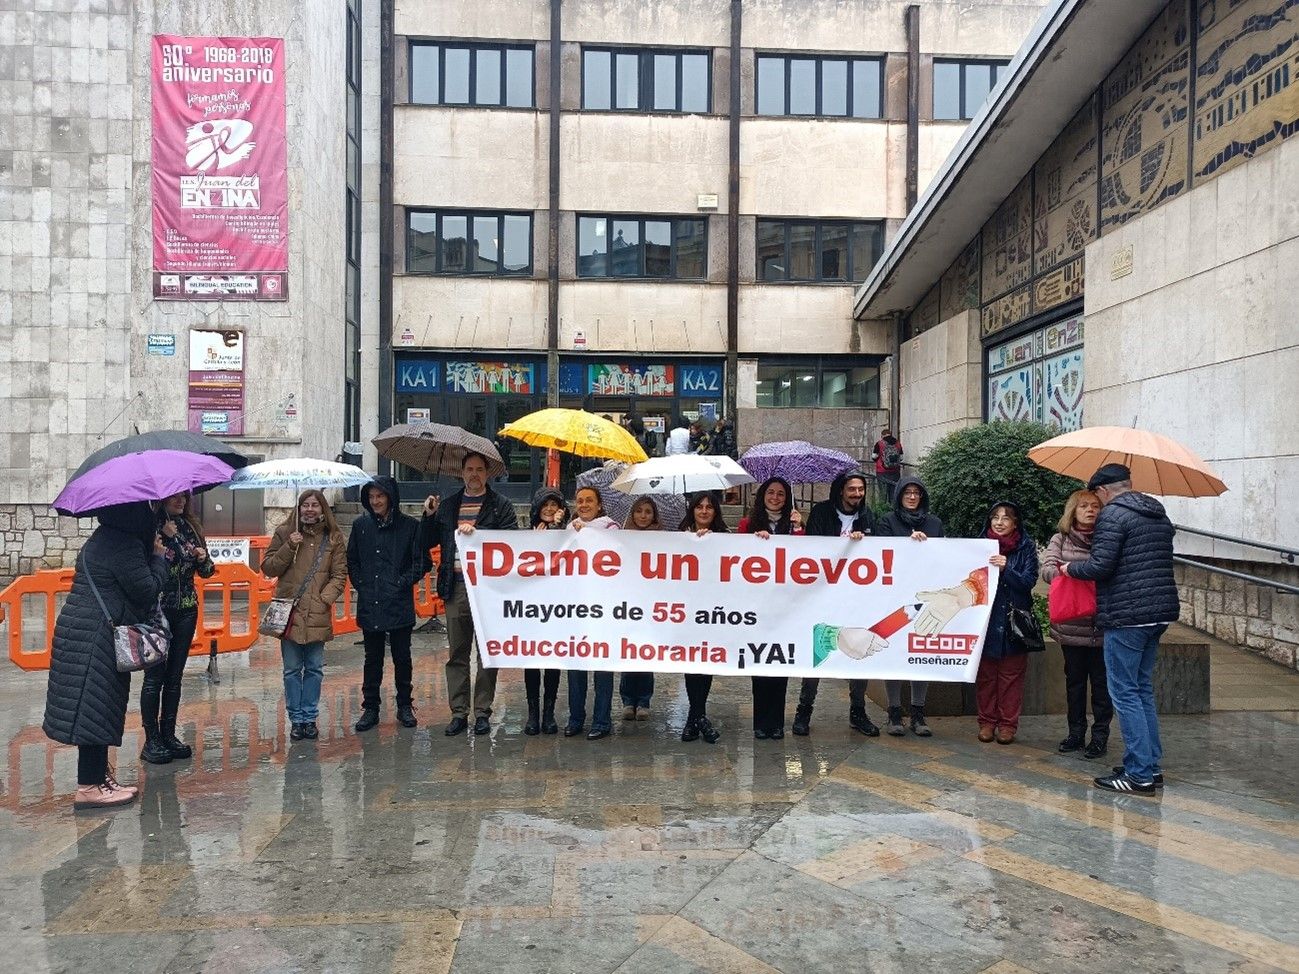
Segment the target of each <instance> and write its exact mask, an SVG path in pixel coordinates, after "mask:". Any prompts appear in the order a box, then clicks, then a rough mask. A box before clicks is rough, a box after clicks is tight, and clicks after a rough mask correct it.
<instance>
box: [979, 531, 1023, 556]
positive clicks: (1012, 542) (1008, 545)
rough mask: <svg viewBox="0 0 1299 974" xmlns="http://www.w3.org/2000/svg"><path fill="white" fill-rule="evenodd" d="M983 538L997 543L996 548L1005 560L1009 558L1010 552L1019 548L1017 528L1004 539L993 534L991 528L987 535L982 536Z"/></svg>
mask: <svg viewBox="0 0 1299 974" xmlns="http://www.w3.org/2000/svg"><path fill="white" fill-rule="evenodd" d="M984 537H986V538H990V539H992V540H993V541H995V542H997V546H998V547H999V548H1000V549H1001V553H1002V555H1004V556H1005V557H1007V558H1009V557H1010V553H1011V552H1012V551H1014V550H1015V549H1016V548H1018V547H1019V540H1020V536H1019V528H1016V529H1015V530H1014V531H1012V532H1010V534H1008V535H1006V536H1005V537H1002V536H1001V535H999V534H995V533H993V530H992V528H988V533H987V534H986V535H984Z"/></svg>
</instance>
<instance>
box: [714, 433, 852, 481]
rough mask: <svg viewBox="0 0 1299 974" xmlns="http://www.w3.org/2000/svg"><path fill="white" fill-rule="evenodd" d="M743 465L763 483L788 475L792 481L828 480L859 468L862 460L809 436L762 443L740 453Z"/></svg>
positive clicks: (788, 478) (786, 477) (787, 478)
mask: <svg viewBox="0 0 1299 974" xmlns="http://www.w3.org/2000/svg"><path fill="white" fill-rule="evenodd" d="M740 466H741V467H743V468H744V469H745V470H747V471H748V472H749V473H750V474H751V475H752V476H753V477H755V478H756V479H757V480H758V482H759V483H761V482H763V481H765V480H768V479H769V478H771V477H784V478H785V479H786V480H788V481H789V482H790V483H791V484H828V483H830V482H831V481H832V480H834V478H835V477H837V476H839V474H841V473H846V472H847V471H849V470H858V469H860V468H861V463H860V461H858V460H854V459H853V458H852V457H850V456H848V454H846V453H840V452H839V451H838V450H830V449H827V448H826V447H823V446H813V445H812V444H811V443H808V442H807V441H806V440H786V441H784V442H782V443H759V444H758V445H757V446H754V447H750V448H749V449H748V450H746V451H745V452H744V456H742V457H740Z"/></svg>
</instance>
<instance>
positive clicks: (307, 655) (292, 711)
mask: <svg viewBox="0 0 1299 974" xmlns="http://www.w3.org/2000/svg"><path fill="white" fill-rule="evenodd" d="M280 654H281V655H282V656H283V657H284V705H285V709H286V710H288V712H289V722H290V723H293V724H310V723H314V722H315V720H316V717H317V716H318V715H319V714H320V684H321V682H322V681H323V680H324V678H325V644H324V643H305V644H303V643H295V642H294V641H293V640H292V639H281V640H280Z"/></svg>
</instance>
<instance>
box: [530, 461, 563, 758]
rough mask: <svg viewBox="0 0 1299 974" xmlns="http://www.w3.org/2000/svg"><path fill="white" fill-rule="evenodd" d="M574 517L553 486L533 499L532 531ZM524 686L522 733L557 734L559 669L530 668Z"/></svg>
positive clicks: (553, 528)
mask: <svg viewBox="0 0 1299 974" xmlns="http://www.w3.org/2000/svg"><path fill="white" fill-rule="evenodd" d="M570 517H571V515H570V513H569V510H568V505H567V504H565V503H564V495H563V494H561V493H560V492H559V491H558V490H556V489H555V488H553V487H543V488H542V489H541V490H539V491H537V493H536V495H535V496H534V497H533V498H532V518H531V523H532V530H534V531H560V530H563V529H564V528H566V527H568V521H569V518H570ZM543 675H544V679H545V696H544V697H543V696H542V679H543ZM523 688H524V692H525V693H526V694H527V696H528V720H527V722H526V723H525V724H524V725H523V733H525V734H527V735H528V736H529V737H536V736H537V735H538V734H541V733H546V734H558V733H559V724H557V723H556V722H555V698H556V697H557V696H559V670H557V669H548V670H545V671H542V670H540V669H538V668H536V667H528V668H527V669H525V670H524V671H523Z"/></svg>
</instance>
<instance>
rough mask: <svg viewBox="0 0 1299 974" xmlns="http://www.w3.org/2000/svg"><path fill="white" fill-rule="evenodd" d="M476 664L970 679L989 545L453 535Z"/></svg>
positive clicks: (988, 580)
mask: <svg viewBox="0 0 1299 974" xmlns="http://www.w3.org/2000/svg"><path fill="white" fill-rule="evenodd" d="M457 542H458V548H459V550H460V558H461V561H462V564H463V566H464V573H465V579H466V581H467V582H468V585H467V589H468V595H469V604H470V607H471V608H472V610H473V617H474V627H475V629H476V631H477V635H478V647H479V656H480V659H481V660H482V665H484V666H487V667H493V668H496V667H511V666H528V667H560V668H565V669H583V670H614V671H652V672H666V673H683V672H688V673H723V674H732V675H751V676H754V675H766V676H816V677H822V676H823V677H831V678H836V679H847V678H852V679H866V678H870V679H895V680H911V679H915V680H939V681H948V682H961V681H964V682H966V683H973V682H974V678H975V674H976V673H977V672H978V669H979V658H980V656H981V654H982V652H983V637H984V633H985V631H986V630H987V626H988V612H989V605H990V603H991V602H992V599H993V596H994V595H995V594H996V586H997V569H996V568H993V567H991V566H990V565H989V564H988V559H989V557H990V556H991V555H994V554H996V553H997V546H996V544H995V543H994V542H992V541H987V540H945V539H932V540H929V541H912V540H911V539H910V538H888V539H884V538H865V539H863V540H860V541H852V540H850V539H847V538H821V537H805V536H796V537H781V538H777V537H772V538H769V539H766V540H763V539H761V538H758V537H756V536H754V535H749V534H743V535H741V534H710V535H706V536H705V537H702V538H701V537H698V536H697V535H694V534H689V533H685V532H642V531H601V530H597V529H590V528H588V529H587V530H584V531H519V532H515V531H476V532H474V533H472V534H469V535H458V536H457Z"/></svg>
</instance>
